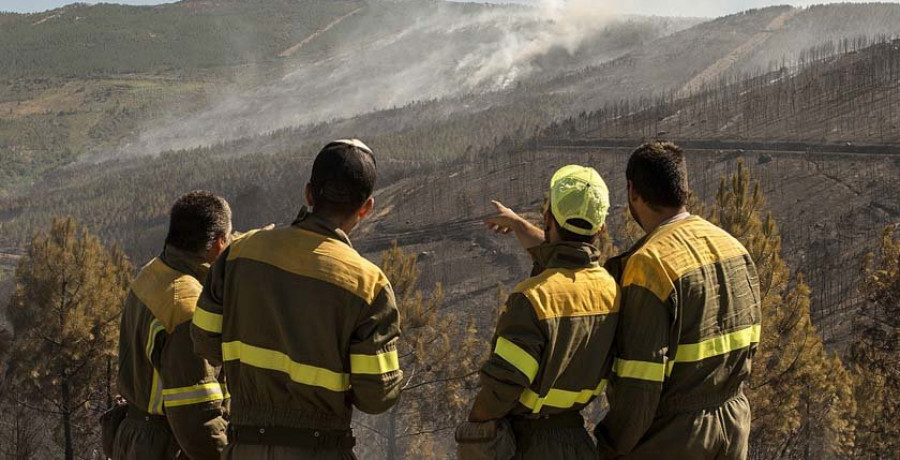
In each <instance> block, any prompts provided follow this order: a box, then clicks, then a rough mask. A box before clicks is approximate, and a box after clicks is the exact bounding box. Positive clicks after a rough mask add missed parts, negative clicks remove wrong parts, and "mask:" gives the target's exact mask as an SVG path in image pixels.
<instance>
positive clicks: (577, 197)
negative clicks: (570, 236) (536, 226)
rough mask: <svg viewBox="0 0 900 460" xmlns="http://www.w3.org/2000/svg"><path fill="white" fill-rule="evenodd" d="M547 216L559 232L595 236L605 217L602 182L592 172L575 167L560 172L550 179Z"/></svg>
mask: <svg viewBox="0 0 900 460" xmlns="http://www.w3.org/2000/svg"><path fill="white" fill-rule="evenodd" d="M550 212H551V213H552V214H553V218H554V219H556V222H557V223H558V224H559V225H560V226H561V227H562V228H564V229H566V230H568V231H570V232H572V233H576V234H578V235H585V236H590V235H595V234H596V233H597V232H599V231H600V229H601V228H603V224H604V223H605V222H606V216H607V214H609V189H608V188H607V187H606V182H603V178H602V177H600V173H598V172H597V170H595V169H594V168H589V167H587V166H578V165H569V166H564V167H562V168H560V169H559V171H556V174H554V175H553V178H552V179H550ZM578 221H582V222H578ZM573 223H578V224H580V225H574V224H573ZM585 224H587V225H590V228H587V227H586V225H585Z"/></svg>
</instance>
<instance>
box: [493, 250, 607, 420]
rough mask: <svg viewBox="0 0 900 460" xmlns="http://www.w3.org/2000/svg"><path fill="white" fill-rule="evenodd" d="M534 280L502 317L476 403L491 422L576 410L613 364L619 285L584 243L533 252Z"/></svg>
mask: <svg viewBox="0 0 900 460" xmlns="http://www.w3.org/2000/svg"><path fill="white" fill-rule="evenodd" d="M530 252H531V253H532V256H533V257H534V259H535V262H536V266H537V269H536V272H539V274H537V275H536V276H534V277H532V278H529V279H528V280H525V281H524V282H522V283H520V284H519V285H518V286H516V288H515V290H514V291H513V293H512V294H511V295H510V296H509V300H508V301H507V303H506V306H505V308H504V309H503V311H502V312H501V315H500V318H499V320H498V324H497V331H496V334H495V336H494V343H493V353H492V354H491V356H490V358H489V359H488V361H487V362H486V363H485V364H484V366H483V368H482V371H481V383H482V389H481V392H480V393H479V394H478V397H477V399H476V403H475V404H476V405H477V406H478V407H479V408H481V409H482V410H484V411H486V413H487V414H488V415H489V416H490V417H491V418H501V417H504V416H507V415H512V416H526V415H531V414H541V415H553V414H561V413H564V412H571V411H579V410H581V409H582V408H583V407H584V406H586V405H587V404H588V403H590V402H591V400H593V399H594V397H596V396H597V395H599V394H600V393H602V392H603V390H604V388H605V385H606V380H605V379H606V377H607V373H608V371H609V369H610V366H611V364H612V353H611V347H612V344H613V335H614V333H615V330H616V316H617V311H618V303H617V290H618V288H617V286H616V283H615V281H614V280H613V278H612V277H611V276H610V275H609V273H607V271H606V270H605V269H604V268H603V267H602V266H601V265H600V261H599V253H598V250H597V249H596V248H594V247H593V246H590V245H587V244H573V243H561V244H554V245H549V244H548V245H543V246H539V247H538V248H535V249H533V250H532V251H530Z"/></svg>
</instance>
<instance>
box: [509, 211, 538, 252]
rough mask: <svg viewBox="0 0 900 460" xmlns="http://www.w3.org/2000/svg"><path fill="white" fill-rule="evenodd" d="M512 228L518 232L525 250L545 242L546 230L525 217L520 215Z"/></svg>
mask: <svg viewBox="0 0 900 460" xmlns="http://www.w3.org/2000/svg"><path fill="white" fill-rule="evenodd" d="M512 230H513V232H514V233H515V234H516V238H518V240H519V244H520V245H522V248H523V249H525V250H528V249H531V248H533V247H535V246H540V245H541V244H543V243H544V231H543V230H541V229H540V228H538V226H536V225H534V224H532V223H531V222H528V221H527V220H525V219H524V218H521V217H520V218H519V219H518V220H517V221H516V224H515V225H514V226H513V227H512Z"/></svg>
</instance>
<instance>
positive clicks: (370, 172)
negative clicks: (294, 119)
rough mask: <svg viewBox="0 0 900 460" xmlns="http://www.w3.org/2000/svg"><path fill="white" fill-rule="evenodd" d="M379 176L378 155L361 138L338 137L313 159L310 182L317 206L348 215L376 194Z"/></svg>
mask: <svg viewBox="0 0 900 460" xmlns="http://www.w3.org/2000/svg"><path fill="white" fill-rule="evenodd" d="M376 179H377V173H376V167H375V156H374V154H373V153H372V150H371V149H369V147H367V146H366V145H365V144H363V143H362V142H360V141H358V140H349V141H334V142H332V143H330V144H328V145H326V146H325V148H323V149H322V150H321V151H320V152H319V154H318V155H317V156H316V160H315V162H313V168H312V176H311V177H310V179H309V186H310V188H311V190H312V196H313V200H314V210H315V211H316V212H321V213H325V214H334V215H338V216H348V215H350V214H353V213H354V212H356V211H358V210H359V208H361V207H362V205H363V204H364V203H365V202H366V200H368V199H369V197H371V196H372V191H373V190H375V181H376Z"/></svg>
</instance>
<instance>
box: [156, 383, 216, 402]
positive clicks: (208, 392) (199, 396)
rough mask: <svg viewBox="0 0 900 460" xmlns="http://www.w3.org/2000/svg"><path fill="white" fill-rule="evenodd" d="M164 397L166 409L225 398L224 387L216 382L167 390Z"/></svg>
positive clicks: (164, 391)
mask: <svg viewBox="0 0 900 460" xmlns="http://www.w3.org/2000/svg"><path fill="white" fill-rule="evenodd" d="M163 397H164V398H165V404H166V407H178V406H187V405H190V404H199V403H204V402H209V401H221V400H222V399H224V398H225V396H224V391H223V390H222V387H221V386H220V385H219V384H218V383H216V382H213V383H205V384H202V385H194V386H190V387H182V388H171V389H169V388H167V389H165V390H163Z"/></svg>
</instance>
